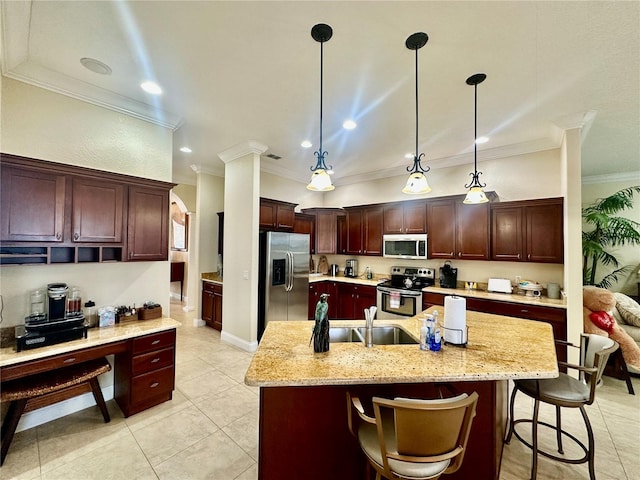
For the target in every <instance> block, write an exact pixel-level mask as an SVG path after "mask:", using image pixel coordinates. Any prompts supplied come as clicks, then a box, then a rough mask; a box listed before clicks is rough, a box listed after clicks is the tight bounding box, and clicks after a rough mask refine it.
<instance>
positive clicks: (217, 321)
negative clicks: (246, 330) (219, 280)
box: [211, 285, 222, 331]
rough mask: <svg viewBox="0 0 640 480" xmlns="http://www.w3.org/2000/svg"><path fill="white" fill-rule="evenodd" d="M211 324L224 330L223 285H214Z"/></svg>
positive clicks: (217, 328) (219, 329)
mask: <svg viewBox="0 0 640 480" xmlns="http://www.w3.org/2000/svg"><path fill="white" fill-rule="evenodd" d="M211 326H212V327H213V328H215V329H216V330H218V331H222V285H214V286H213V318H212V319H211Z"/></svg>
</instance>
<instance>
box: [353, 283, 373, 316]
mask: <svg viewBox="0 0 640 480" xmlns="http://www.w3.org/2000/svg"><path fill="white" fill-rule="evenodd" d="M354 290H355V298H354V312H353V318H355V319H357V320H363V319H364V318H365V317H364V311H365V310H368V309H369V307H371V306H372V305H375V304H376V288H375V287H369V286H367V285H356V286H355V287H354Z"/></svg>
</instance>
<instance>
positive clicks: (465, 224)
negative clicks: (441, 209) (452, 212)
mask: <svg viewBox="0 0 640 480" xmlns="http://www.w3.org/2000/svg"><path fill="white" fill-rule="evenodd" d="M455 205H456V249H457V257H458V258H459V259H460V260H489V204H488V203H481V204H479V205H465V204H464V203H462V202H456V204H455Z"/></svg>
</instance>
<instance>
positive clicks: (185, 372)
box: [176, 355, 216, 381]
mask: <svg viewBox="0 0 640 480" xmlns="http://www.w3.org/2000/svg"><path fill="white" fill-rule="evenodd" d="M215 370H216V369H215V367H212V366H211V365H210V364H208V363H207V362H205V361H204V360H202V359H201V358H200V357H199V356H197V355H195V356H194V358H193V359H192V360H190V361H186V362H182V363H178V364H176V378H179V379H180V381H186V380H190V379H192V378H194V377H199V376H200V375H203V374H205V373H207V372H214V371H215Z"/></svg>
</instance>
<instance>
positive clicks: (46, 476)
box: [42, 432, 157, 480]
mask: <svg viewBox="0 0 640 480" xmlns="http://www.w3.org/2000/svg"><path fill="white" fill-rule="evenodd" d="M127 433H128V432H127ZM124 478H126V479H139V480H145V479H149V480H156V479H157V477H156V474H155V472H154V471H153V468H151V465H149V462H147V460H146V458H145V456H144V454H143V453H142V451H141V450H140V447H139V446H138V444H137V443H136V441H135V440H134V438H133V436H132V435H131V434H130V433H128V434H127V435H123V436H121V437H120V438H119V439H118V441H116V442H112V443H110V444H108V445H105V446H104V447H102V448H99V449H97V450H94V451H92V452H89V453H85V454H84V455H81V456H79V457H78V458H76V459H75V460H74V461H73V462H70V463H65V464H64V465H61V466H59V467H58V468H56V469H54V470H51V471H48V472H44V473H43V474H42V480H56V479H61V480H121V479H124Z"/></svg>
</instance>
